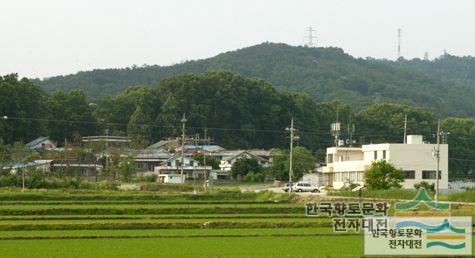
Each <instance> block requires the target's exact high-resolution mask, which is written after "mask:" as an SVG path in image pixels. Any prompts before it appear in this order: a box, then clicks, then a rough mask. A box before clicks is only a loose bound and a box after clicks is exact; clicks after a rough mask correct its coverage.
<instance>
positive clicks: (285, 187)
mask: <svg viewBox="0 0 475 258" xmlns="http://www.w3.org/2000/svg"><path fill="white" fill-rule="evenodd" d="M291 188H292V183H286V184H285V185H284V188H282V190H284V192H288V191H290V190H291Z"/></svg>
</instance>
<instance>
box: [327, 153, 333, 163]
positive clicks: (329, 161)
mask: <svg viewBox="0 0 475 258" xmlns="http://www.w3.org/2000/svg"><path fill="white" fill-rule="evenodd" d="M327 163H328V164H330V163H333V154H328V155H327Z"/></svg>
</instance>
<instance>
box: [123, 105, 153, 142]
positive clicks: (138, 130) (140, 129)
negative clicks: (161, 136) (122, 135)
mask: <svg viewBox="0 0 475 258" xmlns="http://www.w3.org/2000/svg"><path fill="white" fill-rule="evenodd" d="M150 120H151V119H150V117H148V116H147V114H146V113H145V112H144V111H143V110H142V107H141V106H137V108H136V109H135V112H134V113H133V114H132V116H131V117H130V120H129V123H128V124H127V134H128V135H129V137H130V138H131V139H132V144H133V145H134V146H135V147H138V148H143V147H145V146H147V145H148V144H149V143H150V142H149V136H150V133H151V129H150Z"/></svg>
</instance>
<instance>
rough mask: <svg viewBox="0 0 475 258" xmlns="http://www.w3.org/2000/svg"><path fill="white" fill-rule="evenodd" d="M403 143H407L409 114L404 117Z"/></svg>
mask: <svg viewBox="0 0 475 258" xmlns="http://www.w3.org/2000/svg"><path fill="white" fill-rule="evenodd" d="M403 143H404V144H406V143H407V114H405V115H404V140H403Z"/></svg>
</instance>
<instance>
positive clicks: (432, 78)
mask: <svg viewBox="0 0 475 258" xmlns="http://www.w3.org/2000/svg"><path fill="white" fill-rule="evenodd" d="M212 69H227V70H231V71H233V72H238V73H240V74H243V75H245V76H256V77H260V78H263V79H265V80H267V81H269V82H271V83H272V84H273V85H275V86H276V88H277V89H279V90H281V91H289V92H306V93H308V94H309V95H310V96H311V98H312V99H314V100H317V101H324V102H327V101H334V100H339V101H341V102H344V103H348V104H350V105H351V106H352V107H354V109H355V110H360V109H362V108H364V107H365V106H368V105H370V104H373V103H380V102H396V103H401V104H408V105H416V106H421V107H425V108H430V109H432V110H437V112H438V113H440V114H443V115H451V116H475V106H474V105H473V99H475V58H473V57H455V56H451V55H444V56H442V57H440V58H437V59H435V60H433V61H426V60H420V59H413V60H404V59H400V60H398V61H390V60H378V59H373V58H366V59H362V58H354V57H352V56H350V55H348V54H346V53H344V51H343V50H342V49H339V48H333V47H330V48H308V47H293V46H289V45H285V44H273V43H263V44H260V45H256V46H252V47H247V48H243V49H239V50H237V51H231V52H227V53H223V54H220V55H217V56H215V57H212V58H208V59H203V60H198V61H189V62H185V63H181V64H177V65H173V66H167V67H163V66H156V65H155V66H143V67H136V66H134V67H132V68H124V69H105V70H94V71H89V72H79V73H77V74H74V75H68V76H58V77H52V78H48V79H46V80H44V81H39V80H38V81H37V82H38V83H39V84H40V85H42V86H43V87H44V88H45V89H47V90H50V91H52V90H58V89H59V90H66V91H68V90H71V89H75V88H81V89H83V90H85V92H86V93H87V94H88V95H89V96H91V97H94V98H97V97H100V96H105V95H116V94H118V93H119V92H121V91H123V90H125V89H127V88H128V87H131V86H135V85H145V86H149V87H157V86H159V84H160V81H161V80H162V79H164V78H167V77H170V76H176V75H179V74H181V73H184V72H188V73H195V72H204V71H207V70H212Z"/></svg>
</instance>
